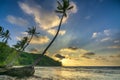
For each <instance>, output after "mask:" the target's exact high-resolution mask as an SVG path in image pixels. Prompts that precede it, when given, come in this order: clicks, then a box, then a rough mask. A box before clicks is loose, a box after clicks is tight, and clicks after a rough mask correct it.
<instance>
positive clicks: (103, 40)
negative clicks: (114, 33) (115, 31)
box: [101, 37, 111, 42]
mask: <svg viewBox="0 0 120 80" xmlns="http://www.w3.org/2000/svg"><path fill="white" fill-rule="evenodd" d="M110 40H111V38H110V37H106V38H103V39H101V42H105V41H110Z"/></svg>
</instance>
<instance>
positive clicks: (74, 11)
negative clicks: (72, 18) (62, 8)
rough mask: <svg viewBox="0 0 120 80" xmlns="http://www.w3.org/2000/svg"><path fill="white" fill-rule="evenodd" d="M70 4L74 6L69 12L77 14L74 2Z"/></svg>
mask: <svg viewBox="0 0 120 80" xmlns="http://www.w3.org/2000/svg"><path fill="white" fill-rule="evenodd" d="M70 4H71V5H72V6H74V7H73V9H71V12H72V13H77V11H78V8H77V5H76V4H75V3H74V2H70Z"/></svg>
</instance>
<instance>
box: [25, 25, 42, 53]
mask: <svg viewBox="0 0 120 80" xmlns="http://www.w3.org/2000/svg"><path fill="white" fill-rule="evenodd" d="M26 32H27V33H28V35H29V36H30V38H29V40H28V42H27V44H26V45H25V46H24V47H23V51H24V49H25V48H26V47H27V46H28V45H29V44H30V42H31V40H32V39H33V37H34V36H35V37H38V35H39V34H40V33H39V32H36V27H34V26H33V27H31V28H28V30H27V31H26Z"/></svg>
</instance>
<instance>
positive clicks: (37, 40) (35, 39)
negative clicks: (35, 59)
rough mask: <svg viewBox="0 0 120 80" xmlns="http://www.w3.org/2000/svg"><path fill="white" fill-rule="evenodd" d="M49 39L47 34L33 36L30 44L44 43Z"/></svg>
mask: <svg viewBox="0 0 120 80" xmlns="http://www.w3.org/2000/svg"><path fill="white" fill-rule="evenodd" d="M49 41H50V39H49V38H48V37H47V36H40V37H33V39H32V41H31V43H30V44H46V43H48V42H49Z"/></svg>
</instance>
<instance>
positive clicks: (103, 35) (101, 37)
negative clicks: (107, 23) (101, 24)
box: [92, 29, 112, 42]
mask: <svg viewBox="0 0 120 80" xmlns="http://www.w3.org/2000/svg"><path fill="white" fill-rule="evenodd" d="M111 33H112V32H111V30H110V29H106V30H103V31H102V32H94V33H93V34H92V39H95V40H96V41H99V42H105V41H111V40H112V38H111V37H112V36H111Z"/></svg>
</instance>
